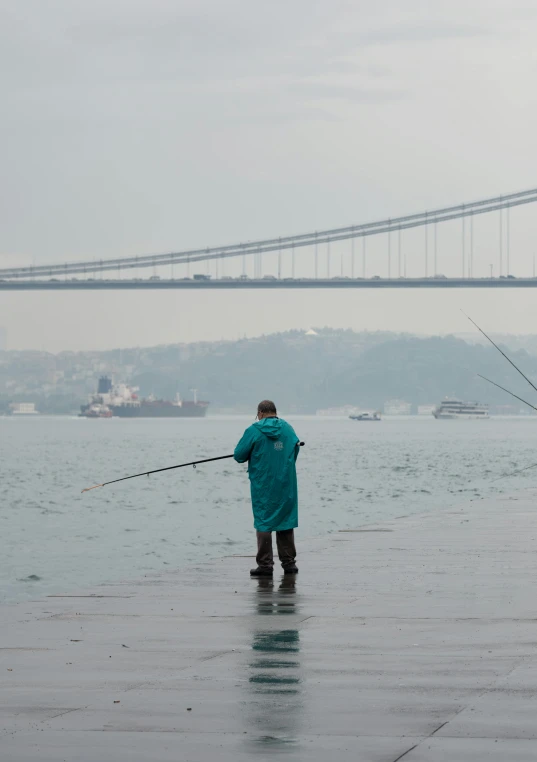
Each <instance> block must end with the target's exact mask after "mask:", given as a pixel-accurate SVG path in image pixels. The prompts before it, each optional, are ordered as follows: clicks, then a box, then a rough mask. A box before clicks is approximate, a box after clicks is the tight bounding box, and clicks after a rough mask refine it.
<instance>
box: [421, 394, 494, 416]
mask: <svg viewBox="0 0 537 762" xmlns="http://www.w3.org/2000/svg"><path fill="white" fill-rule="evenodd" d="M433 415H434V417H435V418H440V419H453V418H464V419H466V420H482V419H485V418H489V417H490V416H489V406H488V405H483V404H481V403H480V402H461V400H456V399H445V400H444V401H443V402H441V403H440V404H439V405H438V406H437V407H436V408H435V409H434V410H433Z"/></svg>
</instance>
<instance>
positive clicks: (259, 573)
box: [250, 566, 274, 577]
mask: <svg viewBox="0 0 537 762" xmlns="http://www.w3.org/2000/svg"><path fill="white" fill-rule="evenodd" d="M273 576H274V570H273V569H271V568H268V567H263V566H258V567H257V569H250V577H273Z"/></svg>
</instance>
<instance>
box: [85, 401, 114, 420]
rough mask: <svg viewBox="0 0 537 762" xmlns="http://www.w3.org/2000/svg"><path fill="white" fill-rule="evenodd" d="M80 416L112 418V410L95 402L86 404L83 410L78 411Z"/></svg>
mask: <svg viewBox="0 0 537 762" xmlns="http://www.w3.org/2000/svg"><path fill="white" fill-rule="evenodd" d="M79 417H80V418H112V411H111V410H110V408H109V407H108V406H107V405H101V404H99V403H97V402H95V403H93V405H88V407H87V408H86V409H85V410H84V412H81V413H79Z"/></svg>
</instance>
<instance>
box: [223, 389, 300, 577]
mask: <svg viewBox="0 0 537 762" xmlns="http://www.w3.org/2000/svg"><path fill="white" fill-rule="evenodd" d="M299 451H300V446H299V439H298V437H297V435H296V434H295V432H294V430H293V428H292V426H290V425H289V424H288V423H286V421H284V420H282V419H281V418H278V413H277V412H276V405H275V404H274V402H271V401H270V400H263V402H260V403H259V405H258V406H257V421H256V423H254V424H252V426H249V427H248V428H247V429H246V431H245V432H244V434H243V436H242V439H241V441H240V442H239V444H238V445H237V447H236V448H235V453H234V455H233V457H234V458H235V460H236V461H237V463H245V462H246V461H248V477H249V479H250V491H251V495H252V510H253V513H254V527H255V528H256V530H257V558H256V561H257V568H256V569H252V570H251V571H250V574H251V575H252V577H272V575H273V572H274V558H273V555H272V532H276V545H277V547H278V556H279V559H280V561H281V564H282V567H283V570H284V573H285V574H296V573H297V572H298V569H297V567H296V563H295V559H296V549H295V539H294V532H293V530H294V528H295V527H297V526H298V491H297V484H296V467H295V461H296V459H297V457H298V453H299Z"/></svg>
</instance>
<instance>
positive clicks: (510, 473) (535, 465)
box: [461, 310, 537, 484]
mask: <svg viewBox="0 0 537 762" xmlns="http://www.w3.org/2000/svg"><path fill="white" fill-rule="evenodd" d="M461 312H462V314H463V315H464V316H465V317H467V318H468V320H469V321H470V323H473V325H475V327H476V328H477V330H478V331H479V332H480V333H482V334H483V336H484V337H485V338H486V339H488V341H490V343H491V344H492V346H493V347H496V349H497V350H498V352H499V353H500V354H501V355H503V356H504V357H505V359H506V360H507V362H508V363H510V364H511V365H512V366H513V368H514V369H515V370H516V371H518V373H520V375H521V376H522V378H524V379H525V380H526V381H527V382H528V384H529V385H530V386H531V387H532V388H533V389H535V391H536V392H537V387H536V386H535V384H534V383H533V381H530V379H529V378H528V377H527V376H526V375H525V374H524V373H523V372H522V371H521V370H520V368H518V367H517V366H516V365H515V363H514V362H513V361H512V360H511V358H510V357H508V356H507V355H506V354H505V352H503V351H502V350H501V349H500V347H499V346H498V345H497V344H496V343H495V342H494V341H493V340H492V339H491V338H490V336H487V334H486V333H485V331H484V330H483V329H482V328H480V327H479V326H478V325H477V323H476V322H475V320H472V318H471V317H470V316H469V315H467V314H466V312H464V310H461ZM477 375H478V376H479V378H482V379H483V380H484V381H487V382H488V383H489V384H492V385H493V386H496V387H498V389H501V390H502V391H503V392H507V394H510V395H511V397H514V398H515V399H517V400H519V401H520V402H523V403H524V404H525V405H527V406H528V407H531V408H532V409H533V410H536V411H537V407H535V405H532V404H531V403H530V402H527V401H526V400H524V399H522V397H519V396H518V395H517V394H514V393H513V392H510V391H509V389H506V388H505V387H503V386H500V384H497V383H496V382H495V381H491V380H490V378H487V377H486V376H482V375H481V373H478V374H477ZM531 468H537V463H533V464H532V465H531V466H526V467H525V468H519V469H518V470H517V471H510V472H509V473H507V474H502V475H501V476H498V477H497V478H496V479H492V481H491V484H493V483H494V482H497V481H500V479H507V478H509V477H511V476H516V475H517V474H521V473H523V472H524V471H529V470H530V469H531Z"/></svg>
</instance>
